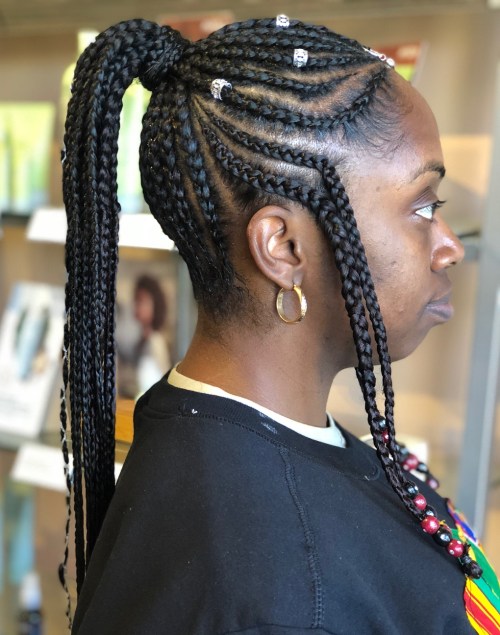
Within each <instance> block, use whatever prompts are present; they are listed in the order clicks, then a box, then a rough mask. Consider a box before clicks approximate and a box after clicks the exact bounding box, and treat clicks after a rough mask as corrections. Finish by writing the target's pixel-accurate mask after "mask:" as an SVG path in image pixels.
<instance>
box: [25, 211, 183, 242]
mask: <svg viewBox="0 0 500 635" xmlns="http://www.w3.org/2000/svg"><path fill="white" fill-rule="evenodd" d="M66 229H67V224H66V213H65V211H64V209H62V208H51V207H44V208H40V209H37V210H35V211H34V212H33V215H32V217H31V218H30V221H29V223H28V228H27V231H26V237H27V239H28V240H31V241H34V242H45V243H56V244H64V242H65V241H66ZM119 246H120V247H138V248H146V249H163V250H166V251H173V250H174V249H175V247H174V243H173V241H172V240H170V238H168V237H167V236H165V234H163V232H162V231H161V229H160V227H159V225H158V222H157V221H156V220H155V218H154V217H153V216H152V215H151V214H149V213H144V214H122V215H121V217H120V236H119Z"/></svg>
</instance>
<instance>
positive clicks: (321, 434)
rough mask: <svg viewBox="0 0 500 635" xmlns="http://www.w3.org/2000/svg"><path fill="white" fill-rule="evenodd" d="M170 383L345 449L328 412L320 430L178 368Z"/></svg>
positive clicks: (170, 376)
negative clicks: (235, 403) (235, 404)
mask: <svg viewBox="0 0 500 635" xmlns="http://www.w3.org/2000/svg"><path fill="white" fill-rule="evenodd" d="M168 383H169V384H170V385H171V386H175V387H176V388H183V389H184V390H191V391H193V392H200V393H204V394H208V395H216V396H218V397H225V398H226V399H233V400H234V401H238V402H239V403H242V404H244V405H246V406H250V408H253V409H254V410H258V411H259V412H262V413H263V414H265V415H266V416H268V417H270V418H271V419H273V420H274V421H277V422H278V423H280V424H281V425H283V426H286V427H287V428H290V430H293V431H294V432H297V433H298V434H302V435H303V436H305V437H308V438H309V439H314V440H315V441H320V442H321V443H327V444H328V445H335V446H338V447H341V448H345V439H344V437H343V435H342V432H341V431H340V430H339V428H338V427H337V425H336V423H335V421H334V419H333V417H332V416H331V415H330V413H328V412H327V413H326V417H327V419H328V425H327V426H326V427H325V428H318V427H316V426H311V425H309V424H307V423H302V422H301V421H295V420H294V419H289V418H288V417H285V416H283V415H280V414H279V413H277V412H274V411H273V410H269V409H268V408H265V407H264V406H261V405H260V404H258V403H256V402H255V401H251V400H250V399H245V398H244V397H239V396H238V395H233V394H231V393H229V392H226V391H225V390H222V388H219V387H218V386H212V385H211V384H206V383H205V382H202V381H198V380H196V379H191V377H186V376H185V375H182V374H181V373H180V372H179V371H178V370H177V367H175V368H173V369H172V370H171V371H170V374H169V376H168Z"/></svg>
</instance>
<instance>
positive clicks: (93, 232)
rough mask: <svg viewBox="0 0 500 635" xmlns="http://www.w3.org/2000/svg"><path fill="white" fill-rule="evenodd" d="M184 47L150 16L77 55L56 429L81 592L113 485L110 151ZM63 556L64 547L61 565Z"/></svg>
mask: <svg viewBox="0 0 500 635" xmlns="http://www.w3.org/2000/svg"><path fill="white" fill-rule="evenodd" d="M186 45H187V42H186V41H185V40H183V38H182V37H181V36H180V34H179V33H177V32H176V31H174V30H172V29H170V28H169V27H160V26H158V25H156V24H153V23H150V22H146V21H141V20H135V21H131V22H124V23H121V24H118V25H116V26H114V27H112V28H110V29H108V30H107V31H105V32H104V33H102V34H101V35H99V36H98V37H97V39H96V40H95V42H94V43H93V44H91V45H90V46H89V47H88V48H87V50H86V51H85V52H84V53H83V55H82V56H81V57H80V59H79V61H78V64H77V67H76V71H75V77H74V81H73V85H72V97H71V100H70V102H69V105H68V114H67V120H66V130H65V137H64V144H65V149H64V151H63V194H64V203H65V206H66V211H67V219H68V231H67V241H66V268H67V283H66V320H67V321H66V325H65V332H64V357H63V386H64V387H63V394H62V407H61V434H62V440H63V445H64V449H65V456H66V457H67V450H66V426H67V419H68V414H70V417H69V419H70V421H71V442H72V450H73V468H72V477H71V479H70V478H69V472H70V470H69V467H68V466H67V477H68V486H69V488H70V489H72V492H73V497H74V514H75V549H76V570H77V591H78V592H79V591H80V589H81V585H82V582H83V579H84V576H85V570H86V566H87V563H88V560H89V558H90V556H91V554H92V550H93V548H94V544H95V541H96V539H97V535H98V533H99V530H100V527H101V524H102V521H103V518H104V515H105V513H106V510H107V507H108V504H109V501H110V500H111V497H112V495H113V492H114V486H115V478H114V427H115V345H114V323H115V317H114V303H115V288H116V269H117V262H118V217H119V213H120V204H119V202H118V199H117V180H116V174H117V159H116V155H117V148H118V132H119V126H120V111H121V108H122V99H123V95H124V93H125V90H126V89H127V87H128V86H129V85H130V84H131V82H132V81H133V80H134V79H135V78H137V77H139V78H140V79H141V81H142V82H143V84H144V85H145V86H146V87H151V85H153V84H156V83H157V82H158V81H162V77H166V76H167V75H168V72H169V70H170V68H171V67H172V65H173V64H175V62H176V61H177V60H178V59H179V57H180V55H181V54H182V51H183V49H184V48H185V46H186ZM68 401H69V404H68ZM67 411H69V413H68V412H67ZM67 557H68V556H67V549H66V554H65V562H64V567H65V565H66V562H67Z"/></svg>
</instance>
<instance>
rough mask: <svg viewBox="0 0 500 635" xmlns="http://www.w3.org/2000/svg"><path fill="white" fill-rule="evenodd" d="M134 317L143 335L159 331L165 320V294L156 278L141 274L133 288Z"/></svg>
mask: <svg viewBox="0 0 500 635" xmlns="http://www.w3.org/2000/svg"><path fill="white" fill-rule="evenodd" d="M134 315H135V318H136V320H137V321H138V322H140V323H141V325H142V327H143V331H144V333H145V334H149V333H150V332H151V331H159V330H160V329H162V328H163V326H164V325H165V320H166V318H167V302H166V299H165V293H164V292H163V289H162V288H161V286H160V283H159V282H158V280H157V279H156V278H153V277H151V276H148V275H147V274H143V275H141V276H139V278H137V280H136V283H135V288H134Z"/></svg>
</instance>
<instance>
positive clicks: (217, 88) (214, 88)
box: [210, 79, 233, 101]
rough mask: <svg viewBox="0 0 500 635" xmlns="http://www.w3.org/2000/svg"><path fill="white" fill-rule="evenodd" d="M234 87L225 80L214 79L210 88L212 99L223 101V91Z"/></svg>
mask: <svg viewBox="0 0 500 635" xmlns="http://www.w3.org/2000/svg"><path fill="white" fill-rule="evenodd" d="M232 87H233V85H232V84H230V83H229V82H226V80H225V79H214V81H213V82H212V84H211V86H210V92H211V93H212V97H213V98H214V99H220V100H221V101H222V89H223V88H232Z"/></svg>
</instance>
